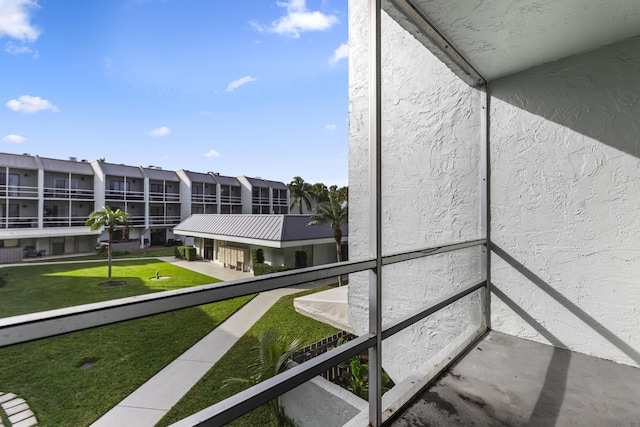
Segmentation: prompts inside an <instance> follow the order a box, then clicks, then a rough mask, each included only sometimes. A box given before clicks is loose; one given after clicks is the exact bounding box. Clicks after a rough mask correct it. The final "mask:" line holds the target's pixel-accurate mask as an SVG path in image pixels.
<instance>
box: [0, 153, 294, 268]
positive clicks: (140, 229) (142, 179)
mask: <svg viewBox="0 0 640 427" xmlns="http://www.w3.org/2000/svg"><path fill="white" fill-rule="evenodd" d="M103 206H109V207H111V208H112V209H121V210H123V211H124V212H127V213H128V214H130V227H128V228H127V229H123V230H122V231H121V232H120V233H116V235H115V236H114V240H115V241H135V242H139V243H140V245H141V246H148V245H163V244H165V243H166V242H167V241H169V240H170V239H173V238H174V235H173V233H172V228H173V227H175V226H176V225H177V224H179V223H180V221H182V220H184V219H186V218H187V217H189V216H190V215H191V214H250V213H258V214H274V213H275V214H282V213H288V207H289V193H288V190H287V186H286V185H285V184H284V183H282V182H277V181H269V180H263V179H259V178H248V177H244V176H242V177H238V178H235V177H229V176H222V175H220V174H218V173H213V172H208V173H200V172H192V171H188V170H178V171H170V170H163V169H162V168H160V167H156V166H149V167H141V166H132V165H124V164H113V163H107V162H103V161H98V160H94V161H90V162H89V161H86V160H81V161H78V160H77V159H76V158H70V159H68V160H61V159H49V158H44V157H40V156H37V155H29V154H23V155H18V154H7V153H0V248H20V249H21V250H22V252H23V253H22V255H23V256H25V257H31V256H42V255H58V254H65V253H77V252H88V251H91V250H93V248H94V247H95V244H96V242H97V241H98V240H105V239H106V233H104V232H102V233H101V232H100V231H91V230H90V229H89V227H86V226H85V225H84V223H85V221H86V219H87V218H88V217H89V214H90V213H91V212H92V211H94V210H97V209H101V208H102V207H103Z"/></svg>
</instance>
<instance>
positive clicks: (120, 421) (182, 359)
mask: <svg viewBox="0 0 640 427" xmlns="http://www.w3.org/2000/svg"><path fill="white" fill-rule="evenodd" d="M161 259H162V260H163V261H167V262H171V263H173V264H176V265H178V266H180V267H184V268H188V269H191V270H194V271H197V272H199V273H203V274H206V275H209V276H213V277H216V278H219V279H223V280H234V279H238V278H242V277H251V274H250V273H241V272H238V271H235V270H230V269H227V268H223V267H222V266H218V265H215V264H212V263H208V262H203V261H191V262H187V261H182V260H176V259H175V258H173V257H166V258H161ZM240 275H241V276H240ZM223 276H224V277H223ZM307 288H308V287H298V288H286V289H276V290H273V291H269V292H263V293H261V294H259V295H258V296H256V297H255V298H254V299H252V300H251V301H250V302H249V303H247V304H246V305H245V306H244V307H242V308H241V309H240V310H238V311H237V312H236V313H234V314H233V315H232V316H230V317H229V318H228V319H227V320H225V321H224V322H223V323H222V324H221V325H219V326H218V327H217V328H216V329H214V330H213V331H212V332H210V333H209V334H208V335H207V336H205V337H204V338H202V339H201V340H200V341H199V342H198V343H196V344H195V345H194V346H193V347H191V348H190V349H188V350H187V351H186V352H184V353H183V354H182V355H181V356H179V357H178V358H177V359H175V360H174V361H173V362H171V363H170V364H169V365H167V366H166V367H165V368H164V369H162V370H161V371H160V372H158V373H157V374H156V375H155V376H154V377H152V378H151V379H150V380H148V381H147V382H146V383H144V384H143V385H142V386H141V387H140V388H138V389H137V390H135V391H134V392H133V393H131V394H130V395H129V396H127V397H126V398H125V399H124V400H123V401H122V402H120V403H119V404H118V405H116V406H115V407H114V408H112V409H111V410H110V411H109V412H107V413H106V414H104V415H103V416H102V417H101V418H100V419H98V421H96V422H95V423H94V424H92V426H94V427H113V426H118V427H129V426H131V427H146V426H148V427H152V426H153V425H155V424H156V423H157V422H158V421H159V420H160V419H161V418H162V417H163V416H164V415H165V414H166V413H167V412H168V411H169V409H171V407H172V406H173V405H175V404H176V403H177V402H178V400H180V398H181V397H182V396H183V395H184V394H186V393H187V392H188V391H189V390H190V389H191V387H193V386H194V385H195V383H196V382H198V380H199V379H200V378H202V376H203V375H204V374H205V373H207V371H208V370H209V369H211V368H212V367H213V365H215V363H216V362H217V361H218V360H219V359H220V358H221V357H222V356H223V355H224V354H225V353H226V352H227V351H228V350H229V349H230V348H231V347H232V346H233V345H234V344H235V343H236V341H238V339H239V338H240V337H242V336H243V335H244V334H245V333H246V332H247V331H248V330H249V328H251V326H253V324H254V323H255V322H256V321H257V320H258V319H260V317H262V315H263V314H264V313H266V312H267V311H268V310H269V309H270V308H271V306H272V305H273V304H274V303H275V302H276V301H278V299H280V297H282V296H285V295H289V294H293V293H296V292H300V290H301V289H307Z"/></svg>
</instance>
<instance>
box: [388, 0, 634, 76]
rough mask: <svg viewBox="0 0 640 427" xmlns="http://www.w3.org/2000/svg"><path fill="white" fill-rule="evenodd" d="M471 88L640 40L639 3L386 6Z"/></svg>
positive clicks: (443, 0) (488, 0) (401, 1)
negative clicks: (620, 43)
mask: <svg viewBox="0 0 640 427" xmlns="http://www.w3.org/2000/svg"><path fill="white" fill-rule="evenodd" d="M382 4H383V8H384V10H385V11H386V12H387V13H388V14H389V16H391V17H392V18H393V19H394V20H395V21H397V22H398V23H399V24H400V25H401V26H402V27H403V28H404V29H405V30H407V31H408V32H409V33H411V34H412V35H413V36H414V37H416V39H418V40H419V41H420V42H421V43H422V44H423V45H425V47H427V48H428V49H429V50H430V51H431V52H433V53H434V54H435V55H436V56H437V57H438V58H439V59H440V60H442V61H443V62H444V63H445V64H447V66H448V67H449V68H450V69H451V70H452V71H454V72H455V73H456V74H457V75H458V76H459V77H460V78H462V79H463V80H464V81H465V82H466V83H467V84H469V85H471V86H479V85H482V84H484V83H485V82H488V81H492V80H496V79H499V78H502V77H505V76H508V75H512V74H516V73H519V72H521V71H524V70H527V69H530V68H532V67H535V66H538V65H541V64H544V63H548V62H553V61H555V60H558V59H561V58H565V57H568V56H571V55H576V54H579V53H581V52H585V51H587V50H591V49H595V48H598V47H601V46H605V45H608V44H612V43H616V42H620V41H622V40H626V39H630V38H633V37H636V36H638V35H640V0H536V1H532V2H522V1H516V0H469V1H468V0H465V1H460V0H458V1H451V0H385V1H383V3H382Z"/></svg>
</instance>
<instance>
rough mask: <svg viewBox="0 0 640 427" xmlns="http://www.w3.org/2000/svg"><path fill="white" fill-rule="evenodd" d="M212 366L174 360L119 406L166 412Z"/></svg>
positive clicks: (203, 363)
mask: <svg viewBox="0 0 640 427" xmlns="http://www.w3.org/2000/svg"><path fill="white" fill-rule="evenodd" d="M211 366H213V365H212V364H211V363H205V362H193V361H185V360H181V359H178V360H175V361H173V362H172V363H170V364H169V365H167V366H166V367H165V368H164V369H162V370H161V371H160V372H158V373H157V374H156V375H155V376H153V378H151V379H150V380H149V381H147V382H146V383H144V384H143V385H142V386H141V387H140V388H138V389H137V390H136V391H135V392H134V393H132V394H130V395H129V396H127V397H126V398H125V399H124V400H123V401H122V402H121V403H120V405H122V406H130V407H137V408H145V409H160V410H164V411H168V410H169V409H171V407H172V406H173V405H175V403H176V402H178V400H180V398H181V397H182V396H184V394H185V393H186V392H188V391H189V389H191V387H193V385H194V384H195V383H196V382H197V381H198V380H199V379H200V378H202V376H203V375H204V374H206V373H207V371H208V370H209V369H210V368H211Z"/></svg>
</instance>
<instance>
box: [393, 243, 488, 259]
mask: <svg viewBox="0 0 640 427" xmlns="http://www.w3.org/2000/svg"><path fill="white" fill-rule="evenodd" d="M486 244H487V239H486V238H482V239H475V240H468V241H465V242H460V243H452V244H448V245H442V246H434V247H431V248H427V249H420V250H417V251H411V252H403V253H400V254H393V255H386V256H384V257H382V265H389V264H395V263H398V262H403V261H409V260H412V259H417V258H424V257H427V256H431V255H437V254H442V253H445V252H451V251H457V250H460V249H465V248H471V247H473V246H480V245H486Z"/></svg>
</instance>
